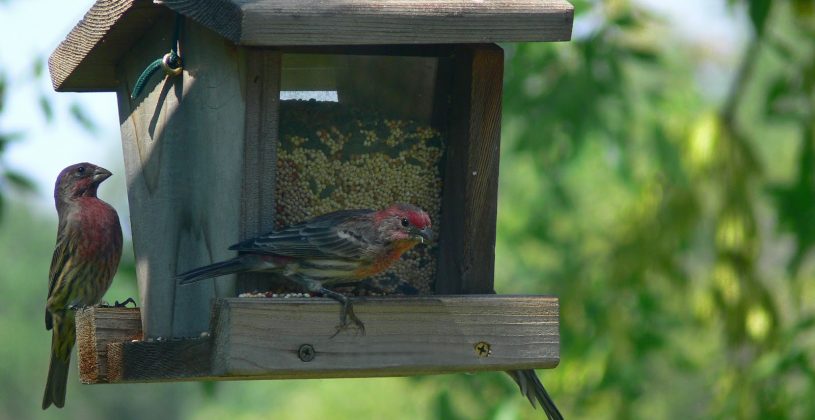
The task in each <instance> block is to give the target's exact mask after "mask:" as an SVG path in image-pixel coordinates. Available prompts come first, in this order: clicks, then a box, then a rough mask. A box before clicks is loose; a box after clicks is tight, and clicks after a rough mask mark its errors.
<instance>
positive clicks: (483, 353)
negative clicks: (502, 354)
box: [473, 341, 492, 357]
mask: <svg viewBox="0 0 815 420" xmlns="http://www.w3.org/2000/svg"><path fill="white" fill-rule="evenodd" d="M473 348H474V349H475V354H477V355H478V357H489V356H490V354H492V350H491V349H490V343H488V342H486V341H479V342H477V343H475V346H473Z"/></svg>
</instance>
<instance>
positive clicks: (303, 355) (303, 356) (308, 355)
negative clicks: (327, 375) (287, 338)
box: [297, 344, 317, 362]
mask: <svg viewBox="0 0 815 420" xmlns="http://www.w3.org/2000/svg"><path fill="white" fill-rule="evenodd" d="M316 354H317V352H316V351H314V346H312V345H311V344H303V345H302V346H300V348H299V349H298V350H297V357H299V358H300V360H302V361H304V362H310V361H312V360H314V356H315V355H316Z"/></svg>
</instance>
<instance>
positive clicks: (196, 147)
mask: <svg viewBox="0 0 815 420" xmlns="http://www.w3.org/2000/svg"><path fill="white" fill-rule="evenodd" d="M173 28H174V17H173V15H172V14H171V13H164V15H163V16H162V17H161V18H160V19H158V20H157V21H156V22H155V24H154V25H153V26H152V28H151V29H150V30H149V31H148V33H147V35H146V36H145V37H144V38H143V39H142V40H141V41H140V42H138V43H137V44H136V45H135V46H134V47H133V48H132V49H131V50H130V51H129V53H128V54H127V55H126V56H125V57H124V58H123V59H122V60H121V62H120V63H119V66H118V77H119V80H120V81H121V83H120V86H119V89H118V91H117V96H118V103H119V115H120V123H121V131H122V148H123V149H124V156H125V167H126V172H127V183H128V200H129V202H130V209H131V211H130V214H131V225H132V228H133V245H134V251H135V256H136V274H137V277H138V281H139V291H140V295H141V305H142V307H143V308H144V311H143V313H142V324H143V327H144V334H145V336H146V337H148V338H158V337H163V338H168V337H191V336H192V337H196V336H198V335H199V334H200V333H201V332H203V331H207V330H208V328H209V313H210V307H211V300H212V298H214V297H216V296H231V295H232V294H233V291H234V281H232V282H230V281H228V279H219V281H218V282H213V281H212V280H209V281H202V282H199V283H195V284H192V285H188V286H178V285H177V284H176V281H175V275H176V274H178V273H180V272H183V271H185V270H189V269H192V268H194V267H197V266H200V265H204V264H208V263H211V262H213V261H217V260H221V259H225V258H229V257H231V256H233V255H234V253H233V252H231V251H228V250H227V247H228V246H229V245H230V244H232V243H234V242H235V241H236V240H237V239H238V238H239V237H240V233H241V232H240V226H239V222H238V221H239V220H240V217H241V199H242V185H243V178H244V157H245V156H244V147H243V142H244V115H245V105H244V101H243V95H244V93H245V92H244V85H243V79H242V73H241V70H242V65H241V57H240V54H239V53H238V50H237V47H235V46H233V45H232V44H231V43H229V42H227V41H225V40H224V39H223V38H221V37H219V36H218V35H217V34H216V33H214V32H212V31H210V30H208V29H206V28H204V27H202V26H200V25H198V24H196V23H195V22H193V21H190V20H187V22H186V26H185V31H184V34H183V38H182V42H183V50H182V55H183V60H184V63H183V64H184V73H183V75H182V76H178V77H175V78H171V79H167V78H163V77H162V76H163V75H162V76H158V75H157V76H154V78H153V79H152V80H151V81H150V83H148V85H147V87H146V88H145V91H144V93H143V94H142V96H141V97H139V98H136V99H135V100H131V99H130V92H131V90H132V88H133V85H134V83H135V81H136V78H137V77H138V76H139V74H140V73H141V71H142V69H144V68H145V67H146V66H147V64H149V63H150V62H151V61H153V60H155V59H156V58H157V57H161V56H162V55H163V54H165V53H166V52H167V51H168V50H169V48H170V42H171V41H170V40H171V36H172V33H173ZM182 102H183V106H181V103H182Z"/></svg>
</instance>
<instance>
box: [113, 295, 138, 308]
mask: <svg viewBox="0 0 815 420" xmlns="http://www.w3.org/2000/svg"><path fill="white" fill-rule="evenodd" d="M128 303H132V304H133V307H134V308H138V307H139V305H137V304H136V301H135V300H133V298H132V297H129V298H127V299H125V301H124V302H121V303H119V301H118V300H117V301H115V302H113V307H114V308H126V307H127V304H128Z"/></svg>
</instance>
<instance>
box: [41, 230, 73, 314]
mask: <svg viewBox="0 0 815 420" xmlns="http://www.w3.org/2000/svg"><path fill="white" fill-rule="evenodd" d="M70 250H71V246H70V239H69V235H66V234H65V229H60V230H59V233H58V234H57V244H56V246H55V247H54V255H52V256H51V269H50V271H49V273H48V298H50V297H51V294H52V293H54V288H55V287H56V285H57V280H58V279H59V278H60V277H61V274H62V271H63V269H64V268H65V266H66V265H68V261H69V260H70V258H71V252H70ZM52 326H53V323H52V319H51V312H48V309H46V310H45V328H46V329H48V330H50V329H51V327H52Z"/></svg>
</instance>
